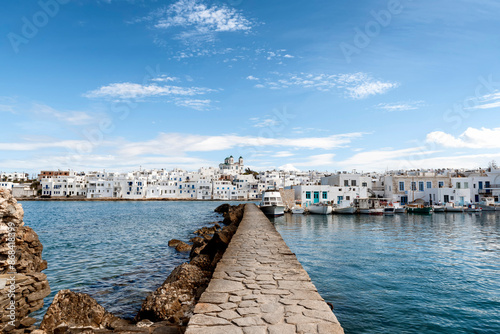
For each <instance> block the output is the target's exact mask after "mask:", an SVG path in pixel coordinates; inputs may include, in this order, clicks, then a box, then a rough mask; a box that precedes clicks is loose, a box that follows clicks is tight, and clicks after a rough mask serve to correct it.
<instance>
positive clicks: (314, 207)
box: [307, 203, 333, 215]
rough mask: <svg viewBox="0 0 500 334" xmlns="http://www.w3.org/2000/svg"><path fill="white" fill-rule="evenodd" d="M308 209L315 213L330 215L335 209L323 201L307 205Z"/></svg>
mask: <svg viewBox="0 0 500 334" xmlns="http://www.w3.org/2000/svg"><path fill="white" fill-rule="evenodd" d="M307 209H308V210H309V213H312V214H315V215H329V214H330V213H332V211H333V208H332V206H331V205H328V204H323V203H317V204H311V205H310V206H309V207H307Z"/></svg>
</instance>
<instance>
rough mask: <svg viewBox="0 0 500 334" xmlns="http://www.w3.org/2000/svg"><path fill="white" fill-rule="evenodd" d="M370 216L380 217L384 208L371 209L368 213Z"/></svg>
mask: <svg viewBox="0 0 500 334" xmlns="http://www.w3.org/2000/svg"><path fill="white" fill-rule="evenodd" d="M369 214H370V215H375V216H381V215H383V214H384V208H372V209H370V212H369Z"/></svg>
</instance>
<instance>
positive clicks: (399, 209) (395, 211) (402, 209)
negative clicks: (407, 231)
mask: <svg viewBox="0 0 500 334" xmlns="http://www.w3.org/2000/svg"><path fill="white" fill-rule="evenodd" d="M405 212H406V209H405V208H396V209H394V213H405Z"/></svg>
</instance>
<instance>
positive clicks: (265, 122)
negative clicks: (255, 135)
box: [250, 118, 278, 128]
mask: <svg viewBox="0 0 500 334" xmlns="http://www.w3.org/2000/svg"><path fill="white" fill-rule="evenodd" d="M250 120H251V121H254V122H256V123H255V124H254V125H253V126H254V127H256V128H266V127H273V126H276V125H277V124H278V120H277V119H275V118H265V119H260V118H251V119H250Z"/></svg>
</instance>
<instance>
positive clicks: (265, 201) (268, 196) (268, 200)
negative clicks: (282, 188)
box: [260, 190, 285, 217]
mask: <svg viewBox="0 0 500 334" xmlns="http://www.w3.org/2000/svg"><path fill="white" fill-rule="evenodd" d="M260 209H261V210H262V212H263V213H264V214H265V215H266V216H273V217H276V216H283V215H284V214H285V205H284V204H283V200H282V199H281V194H280V192H279V191H278V190H267V191H265V192H264V193H263V194H262V201H261V202H260Z"/></svg>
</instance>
